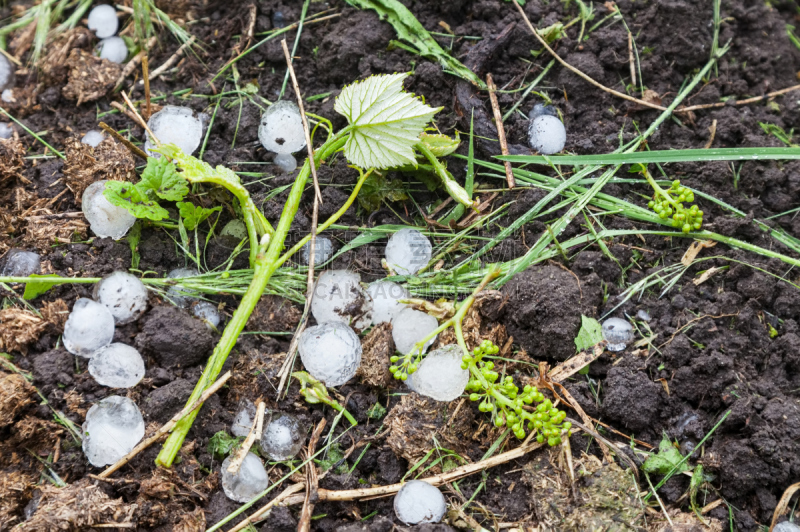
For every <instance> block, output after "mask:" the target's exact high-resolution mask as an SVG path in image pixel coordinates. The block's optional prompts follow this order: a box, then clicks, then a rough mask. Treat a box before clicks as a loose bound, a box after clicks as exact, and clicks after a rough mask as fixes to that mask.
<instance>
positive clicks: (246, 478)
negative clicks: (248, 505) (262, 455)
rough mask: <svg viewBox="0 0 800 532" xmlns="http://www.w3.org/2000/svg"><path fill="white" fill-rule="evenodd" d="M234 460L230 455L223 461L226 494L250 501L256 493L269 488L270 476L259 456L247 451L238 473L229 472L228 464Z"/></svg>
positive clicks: (229, 496) (234, 498) (223, 484)
mask: <svg viewBox="0 0 800 532" xmlns="http://www.w3.org/2000/svg"><path fill="white" fill-rule="evenodd" d="M231 460H233V456H229V457H227V458H226V459H225V461H224V462H222V470H221V471H222V473H221V474H222V490H223V491H224V492H225V495H226V496H227V497H228V498H229V499H231V500H234V501H236V502H241V503H245V502H250V501H251V500H253V499H254V498H255V496H256V495H258V494H259V493H261V492H262V491H264V490H265V489H267V486H268V485H269V478H268V477H267V470H266V469H264V464H262V463H261V460H259V458H258V456H256V455H254V454H253V453H247V456H245V457H244V460H243V461H242V467H240V468H239V471H237V472H236V474H233V473H229V472H228V466H229V465H230V463H231Z"/></svg>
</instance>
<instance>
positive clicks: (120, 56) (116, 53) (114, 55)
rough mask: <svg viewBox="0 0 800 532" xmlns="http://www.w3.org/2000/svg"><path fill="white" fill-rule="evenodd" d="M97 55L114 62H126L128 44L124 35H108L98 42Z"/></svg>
mask: <svg viewBox="0 0 800 532" xmlns="http://www.w3.org/2000/svg"><path fill="white" fill-rule="evenodd" d="M97 55H98V56H99V57H100V59H107V60H109V61H111V62H112V63H117V64H120V63H124V62H125V59H127V58H128V46H127V45H126V44H125V40H124V39H123V38H122V37H108V38H105V39H103V40H102V41H100V42H99V43H98V44H97Z"/></svg>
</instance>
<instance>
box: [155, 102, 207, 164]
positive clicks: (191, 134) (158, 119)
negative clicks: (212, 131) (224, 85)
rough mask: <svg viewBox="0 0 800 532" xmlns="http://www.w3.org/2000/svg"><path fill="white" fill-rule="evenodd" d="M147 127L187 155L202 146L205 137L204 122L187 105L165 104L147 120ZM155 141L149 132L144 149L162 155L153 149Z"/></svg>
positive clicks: (163, 141)
mask: <svg viewBox="0 0 800 532" xmlns="http://www.w3.org/2000/svg"><path fill="white" fill-rule="evenodd" d="M147 127H149V128H150V131H152V132H153V135H155V136H156V138H157V139H158V140H159V141H160V142H161V143H162V144H175V145H176V146H177V147H179V148H180V149H181V151H183V153H185V154H186V155H191V154H193V153H194V152H195V150H197V148H198V147H199V146H200V141H201V140H202V137H203V122H202V120H200V119H199V118H197V117H195V116H194V111H192V110H191V109H189V108H186V107H177V106H175V105H165V106H164V107H163V108H162V109H161V110H160V111H159V112H157V113H155V114H154V115H153V116H151V117H150V120H148V121H147ZM154 147H155V142H154V141H153V140H152V139H151V138H150V133H147V135H146V140H145V143H144V149H145V151H146V152H147V155H150V156H152V157H160V156H161V155H160V154H158V153H155V152H153V151H152V149H153V148H154Z"/></svg>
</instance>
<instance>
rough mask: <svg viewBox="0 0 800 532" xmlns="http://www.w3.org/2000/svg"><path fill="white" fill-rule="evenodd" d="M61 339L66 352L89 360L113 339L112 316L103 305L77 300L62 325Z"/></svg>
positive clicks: (87, 300) (81, 299)
mask: <svg viewBox="0 0 800 532" xmlns="http://www.w3.org/2000/svg"><path fill="white" fill-rule="evenodd" d="M62 339H63V341H64V347H65V348H66V349H67V351H69V352H70V353H72V354H73V355H78V356H81V357H86V358H89V357H91V356H92V354H93V353H94V352H95V351H97V350H98V349H100V348H101V347H105V346H107V345H108V344H110V343H111V340H113V339H114V316H112V315H111V311H110V310H108V308H107V307H106V306H105V305H102V304H100V303H98V302H96V301H92V300H91V299H87V298H85V297H82V298H79V299H78V300H77V301H76V302H75V304H74V305H73V306H72V312H70V313H69V317H68V318H67V323H66V324H65V325H64V335H63V336H62Z"/></svg>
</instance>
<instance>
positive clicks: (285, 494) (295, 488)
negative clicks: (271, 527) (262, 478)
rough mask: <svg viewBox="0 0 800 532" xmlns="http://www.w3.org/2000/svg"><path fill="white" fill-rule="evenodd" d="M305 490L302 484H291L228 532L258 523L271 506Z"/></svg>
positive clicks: (235, 531)
mask: <svg viewBox="0 0 800 532" xmlns="http://www.w3.org/2000/svg"><path fill="white" fill-rule="evenodd" d="M305 488H306V485H305V483H304V482H300V483H297V484H292V485H291V486H289V487H288V488H286V489H285V490H283V491H282V492H281V493H280V494H279V495H278V496H277V497H275V498H274V499H272V500H271V501H269V502H268V503H267V504H266V505H264V506H262V507H261V509H260V510H258V511H257V512H256V513H254V514H253V515H251V516H250V517H245V518H244V519H243V520H242V522H241V523H239V524H238V525H236V526H235V527H233V528H231V529H230V530H229V531H228V532H239V531H240V530H244V529H245V528H247V527H248V526H250V525H252V524H253V523H256V522H258V521H260V520H261V519H262V518H263V517H266V516H264V514H265V513H267V512H268V511H270V510H271V509H272V507H273V506H278V505H279V504H280V503H281V502H283V501H284V500H286V499H288V498H289V497H291V496H292V495H294V494H295V493H298V492H300V491H303V490H304V489H305Z"/></svg>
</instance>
